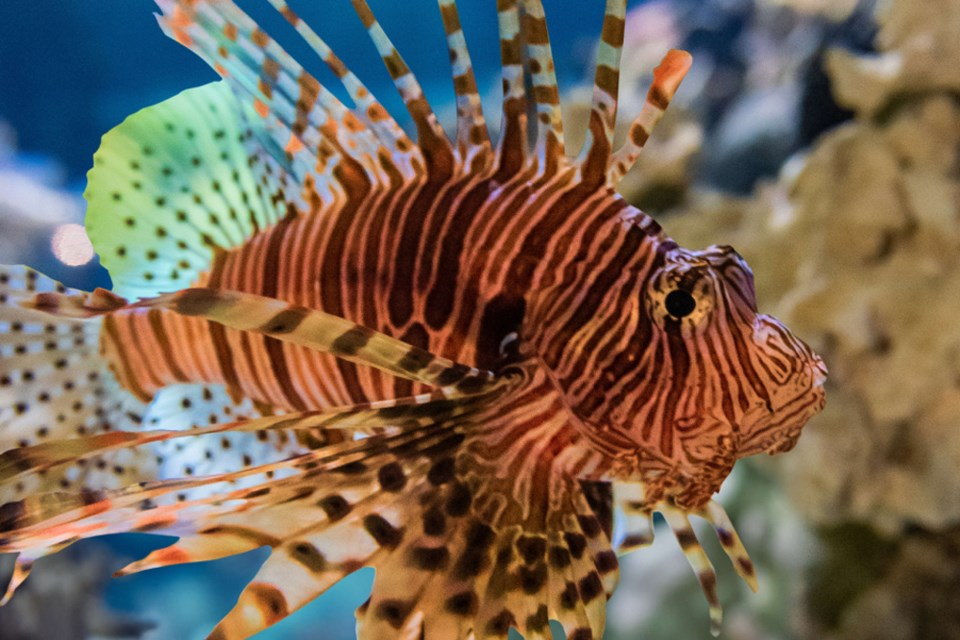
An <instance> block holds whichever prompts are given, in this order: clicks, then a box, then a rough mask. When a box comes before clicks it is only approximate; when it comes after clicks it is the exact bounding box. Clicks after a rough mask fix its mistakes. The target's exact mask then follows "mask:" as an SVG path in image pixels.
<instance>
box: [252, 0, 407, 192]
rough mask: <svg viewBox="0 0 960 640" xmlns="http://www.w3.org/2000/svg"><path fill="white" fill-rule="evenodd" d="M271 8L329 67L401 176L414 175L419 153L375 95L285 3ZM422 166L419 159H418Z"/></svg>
mask: <svg viewBox="0 0 960 640" xmlns="http://www.w3.org/2000/svg"><path fill="white" fill-rule="evenodd" d="M268 1H269V2H270V4H271V5H273V7H274V8H276V9H277V11H279V12H280V13H281V14H282V15H283V17H284V18H285V19H286V20H287V21H288V22H289V23H290V24H291V25H292V26H293V28H294V29H296V31H297V33H299V34H300V37H302V38H303V39H304V41H305V42H306V43H307V44H308V45H310V47H311V48H312V49H313V50H314V52H315V53H316V54H317V56H318V57H319V58H320V59H321V60H323V62H324V63H325V64H326V65H327V66H328V67H329V68H330V71H332V72H333V74H334V75H336V76H337V78H339V79H340V82H341V83H343V86H344V87H345V88H346V90H347V93H348V94H349V95H350V98H351V99H352V100H353V101H354V104H355V108H354V109H353V112H354V113H355V114H356V116H357V117H358V118H360V120H361V121H362V122H363V123H364V124H366V125H367V127H369V128H370V130H371V131H373V132H374V134H375V135H376V136H377V137H378V139H379V140H380V141H381V142H382V143H383V144H384V146H385V147H386V149H387V151H388V152H389V153H390V154H391V155H392V156H393V158H394V160H395V161H398V168H399V169H400V170H401V172H402V173H403V175H404V176H406V177H408V178H411V177H413V176H414V175H416V168H417V166H418V163H414V162H411V159H412V158H414V157H418V156H419V155H420V154H419V150H418V149H417V148H416V146H415V145H414V144H413V142H412V141H411V140H410V138H409V137H408V136H407V134H406V132H404V131H403V129H402V128H401V127H400V125H399V124H397V121H396V120H395V119H394V118H393V117H392V116H391V115H390V114H389V112H388V111H387V110H386V109H385V108H384V107H383V105H381V104H380V102H379V101H378V100H377V98H376V96H375V95H374V94H373V93H372V92H371V91H370V90H369V89H368V88H367V87H366V86H365V85H364V84H363V82H362V81H361V80H360V79H359V78H358V77H357V75H356V74H355V73H353V71H351V70H350V69H349V67H347V66H346V65H345V64H344V63H343V61H342V60H340V58H339V57H338V56H337V55H336V53H334V51H333V50H332V49H331V48H330V46H329V45H328V44H327V43H326V42H325V41H324V40H323V38H321V37H320V36H319V35H318V34H317V33H316V32H315V31H314V30H313V29H312V28H311V27H310V25H308V24H307V23H306V22H304V21H303V20H302V19H301V18H300V17H299V16H298V15H297V14H296V13H295V12H294V11H293V10H292V9H291V8H290V6H289V5H288V4H287V3H286V2H285V1H284V0H268ZM420 160H421V162H420V163H419V165H422V157H421V158H420Z"/></svg>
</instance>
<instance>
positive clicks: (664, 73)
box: [607, 49, 693, 186]
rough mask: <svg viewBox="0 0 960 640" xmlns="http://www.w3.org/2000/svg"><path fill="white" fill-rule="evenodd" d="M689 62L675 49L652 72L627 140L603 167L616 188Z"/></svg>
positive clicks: (666, 105)
mask: <svg viewBox="0 0 960 640" xmlns="http://www.w3.org/2000/svg"><path fill="white" fill-rule="evenodd" d="M692 63H693V56H691V55H690V54H689V53H687V52H686V51H680V50H679V49H672V50H670V51H669V52H668V53H667V55H666V56H664V58H663V60H662V61H661V62H660V65H659V66H658V67H657V68H656V69H654V71H653V84H651V85H650V90H649V91H648V92H647V99H646V102H645V103H644V105H643V109H641V110H640V113H639V114H638V115H637V117H636V118H635V119H634V121H633V123H632V124H631V125H630V130H629V132H628V133H627V140H626V142H624V144H623V146H622V147H620V149H618V150H617V152H616V153H614V154H613V155H612V156H611V157H610V161H609V164H608V165H607V182H608V183H609V184H611V185H614V186H615V185H616V184H617V183H618V182H620V180H621V179H622V178H623V176H624V175H626V173H627V171H629V170H630V168H631V167H633V163H634V162H636V160H637V157H638V156H639V155H640V151H641V150H642V149H643V145H645V144H646V142H647V140H648V139H649V138H650V134H651V133H653V129H654V127H656V125H657V123H658V122H660V118H662V117H663V113H664V111H666V109H667V107H668V106H669V105H670V101H671V100H672V99H673V94H675V93H676V92H677V89H678V88H679V87H680V82H681V81H682V80H683V78H684V76H686V75H687V71H689V70H690V65H691V64H692Z"/></svg>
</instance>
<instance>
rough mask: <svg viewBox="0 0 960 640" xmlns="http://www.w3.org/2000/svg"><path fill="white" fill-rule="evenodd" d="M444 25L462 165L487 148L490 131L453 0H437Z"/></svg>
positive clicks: (454, 0)
mask: <svg viewBox="0 0 960 640" xmlns="http://www.w3.org/2000/svg"><path fill="white" fill-rule="evenodd" d="M438 4H439V6H440V15H441V18H442V19H443V29H444V32H445V33H446V34H447V50H448V52H449V54H450V69H451V73H452V75H453V88H454V92H455V93H456V96H457V148H458V151H459V153H460V155H461V158H462V160H463V162H464V164H465V165H467V166H469V165H470V158H471V157H472V155H473V154H475V153H477V152H478V151H479V150H481V149H485V150H489V149H490V134H489V132H488V131H487V124H486V120H485V119H484V117H483V107H482V105H481V103H480V94H479V92H478V90H477V79H476V76H475V74H474V71H473V64H472V62H471V60H470V50H469V49H468V47H467V40H466V37H465V36H464V34H463V28H462V27H461V25H460V15H459V13H458V11H457V3H456V0H438Z"/></svg>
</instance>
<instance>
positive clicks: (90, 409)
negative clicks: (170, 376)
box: [0, 265, 155, 537]
mask: <svg viewBox="0 0 960 640" xmlns="http://www.w3.org/2000/svg"><path fill="white" fill-rule="evenodd" d="M105 295H106V296H107V297H109V294H105ZM103 298H104V296H101V295H98V294H97V293H96V292H94V293H89V294H88V293H85V292H82V291H77V290H74V289H69V288H67V287H65V286H63V285H62V284H60V283H58V282H56V281H54V280H52V279H50V278H48V277H47V276H44V275H43V274H40V273H38V272H37V271H34V270H32V269H30V268H28V267H23V266H6V265H0V452H7V453H2V454H0V458H4V457H9V456H10V455H11V452H12V453H14V454H15V453H16V452H21V451H26V450H29V449H30V448H31V447H41V448H42V447H45V446H47V445H49V444H51V443H55V442H63V441H69V440H70V439H76V438H82V437H92V438H99V437H102V436H103V435H105V434H108V433H111V432H115V431H136V430H137V429H139V428H141V426H142V424H143V422H144V416H145V415H146V412H147V407H148V402H149V401H150V397H149V395H147V394H145V393H143V392H142V390H138V389H125V388H124V387H123V386H121V384H120V382H119V381H118V379H117V377H116V376H115V375H114V372H113V370H112V369H111V367H110V364H109V362H108V360H107V358H106V357H104V355H103V354H102V353H101V348H102V345H101V332H102V329H103V318H101V317H98V314H100V313H101V312H102V311H100V310H97V309H95V308H90V309H87V310H86V311H83V307H82V306H81V305H82V304H86V303H87V302H89V301H90V300H93V303H92V304H93V306H94V307H96V306H97V304H98V303H97V302H96V301H97V300H101V299H103ZM109 299H110V300H111V304H110V305H107V308H109V307H110V306H112V305H113V304H114V303H116V300H115V299H114V298H113V297H109ZM37 300H41V301H42V300H53V301H61V300H63V301H67V302H66V303H71V304H72V303H74V302H76V303H77V304H76V306H73V307H72V308H71V311H70V312H69V313H67V314H65V315H57V314H52V313H45V312H44V311H42V310H38V309H35V308H29V307H30V305H31V304H34V303H35V302H36V301H37ZM66 303H65V304H66ZM81 311H83V312H81ZM119 368H122V366H121V367H119ZM24 464H25V463H24ZM154 466H155V464H154V460H153V457H152V456H147V455H141V454H137V453H136V452H130V451H114V452H109V453H108V452H103V453H102V454H100V455H95V456H93V457H91V458H89V459H88V460H87V461H86V464H84V465H82V466H81V465H77V464H69V465H63V466H61V467H59V468H58V469H51V470H50V472H49V473H46V474H42V475H39V474H33V475H30V476H29V477H27V476H19V477H18V478H17V479H16V480H12V481H10V482H4V483H3V484H2V486H0V505H2V504H4V503H9V502H14V501H17V500H20V499H21V498H24V497H26V496H29V495H32V494H35V493H43V492H47V491H54V490H58V491H68V490H70V491H82V490H87V489H98V488H110V487H113V488H117V487H122V486H126V485H128V484H131V483H134V482H137V481H139V480H141V479H142V478H143V477H144V476H145V475H147V476H149V475H150V474H151V473H152V472H153V469H154ZM0 537H2V536H0Z"/></svg>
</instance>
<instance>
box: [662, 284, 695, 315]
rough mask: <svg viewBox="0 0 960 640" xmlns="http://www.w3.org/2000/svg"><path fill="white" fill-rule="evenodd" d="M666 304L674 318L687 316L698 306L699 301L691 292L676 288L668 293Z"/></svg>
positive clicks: (668, 311)
mask: <svg viewBox="0 0 960 640" xmlns="http://www.w3.org/2000/svg"><path fill="white" fill-rule="evenodd" d="M664 306H666V308H667V313H669V314H670V315H671V316H673V317H674V318H686V317H687V316H689V315H690V314H691V313H693V312H694V310H695V309H696V308H697V301H696V299H695V298H694V297H693V296H692V295H690V293H689V292H687V291H684V290H683V289H676V290H674V291H671V292H670V293H669V294H667V299H666V300H664Z"/></svg>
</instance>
